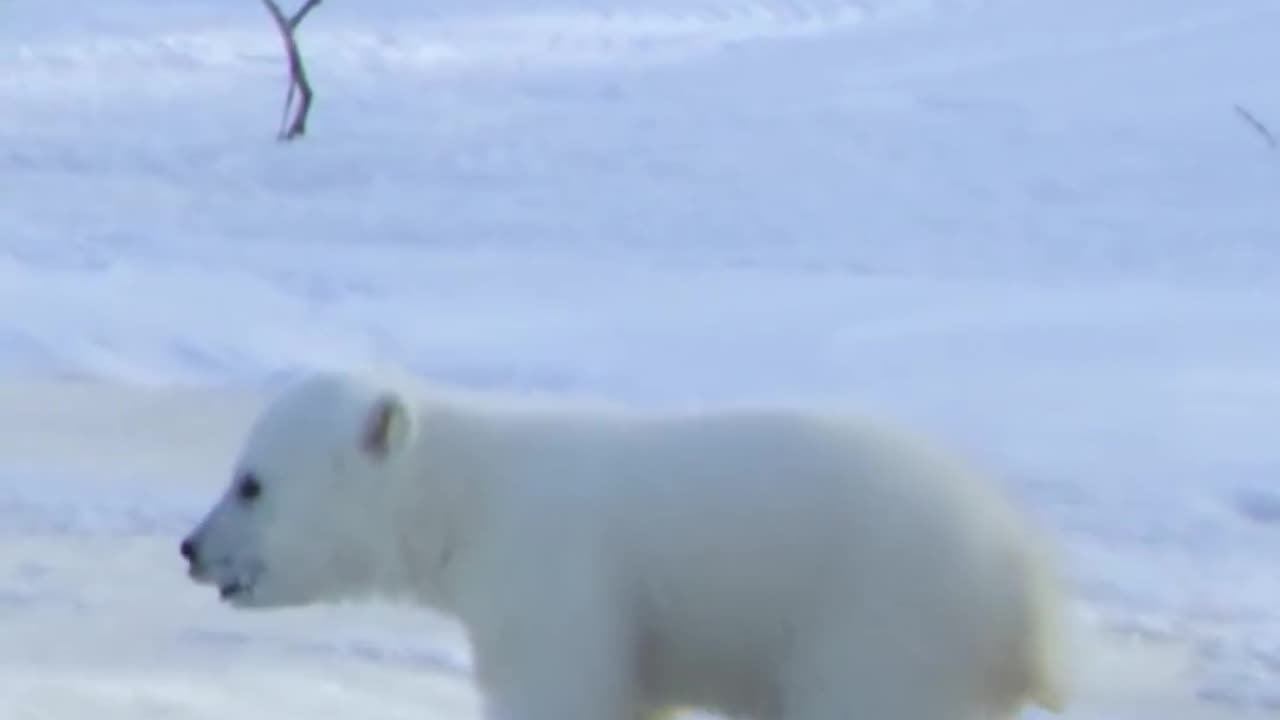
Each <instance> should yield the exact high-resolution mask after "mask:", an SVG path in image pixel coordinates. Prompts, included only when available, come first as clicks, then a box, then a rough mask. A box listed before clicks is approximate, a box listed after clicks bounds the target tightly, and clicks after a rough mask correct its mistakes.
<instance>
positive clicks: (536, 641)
mask: <svg viewBox="0 0 1280 720" xmlns="http://www.w3.org/2000/svg"><path fill="white" fill-rule="evenodd" d="M388 403H390V405H389V406H388V405H387V404H388ZM379 408H381V409H382V410H390V411H392V412H390V413H389V414H386V415H384V416H382V417H383V420H384V422H382V423H381V424H380V425H378V426H377V427H375V428H373V429H374V430H375V435H377V437H376V438H375V439H378V440H382V441H384V442H382V443H381V444H378V443H375V445H377V447H379V448H382V450H383V451H380V452H372V451H370V449H369V443H368V442H366V440H367V436H368V435H369V432H370V427H371V426H370V422H371V420H370V418H372V417H377V416H378V414H377V413H376V412H375V410H378V409H379ZM387 418H390V420H389V421H386V420H387ZM379 433H381V434H379ZM247 474H252V475H253V476H255V478H256V479H257V480H258V481H259V482H260V484H261V486H262V493H261V495H260V496H259V497H258V498H257V499H254V500H244V499H241V498H240V497H239V494H238V493H239V491H238V489H237V485H236V484H235V482H233V484H232V486H231V487H230V488H229V489H228V491H227V493H226V495H225V496H224V497H223V498H222V500H221V501H220V502H219V503H218V504H217V506H216V507H214V508H213V510H212V511H211V512H210V514H209V516H208V517H207V518H206V519H205V520H204V521H203V522H202V523H201V525H200V526H199V527H198V528H197V529H196V530H195V532H194V533H193V534H192V536H191V541H192V544H193V546H194V548H195V550H196V560H195V561H194V562H193V564H192V575H193V577H194V578H195V579H197V580H198V581H201V582H208V583H212V584H216V585H218V586H221V587H223V588H225V589H227V590H229V591H230V592H229V596H228V599H229V600H230V601H231V602H233V603H234V604H236V605H238V606H242V607H286V606H297V605H302V604H307V603H313V602H323V601H330V600H336V599H339V598H346V597H355V596H364V595H375V594H376V595H382V596H399V597H407V598H410V599H413V600H416V601H420V602H422V603H425V604H427V605H429V606H431V607H434V608H437V609H439V610H442V611H444V612H447V613H450V614H452V615H453V616H455V617H457V618H458V619H459V620H461V621H462V623H463V624H464V626H465V627H466V629H467V631H468V635H469V639H470V641H471V644H472V649H473V652H474V657H475V661H476V679H477V681H478V683H479V686H480V688H481V690H482V691H483V693H484V695H485V698H486V700H487V708H488V712H489V716H490V717H491V718H495V719H499V720H517V719H519V720H633V719H634V718H639V717H643V716H646V715H648V714H649V713H652V712H657V711H660V710H662V709H664V708H669V707H671V706H676V705H680V706H697V707H704V708H707V709H711V710H716V711H721V712H724V713H727V714H731V715H736V716H741V717H753V718H758V719H760V720H769V719H773V718H777V719H779V720H837V719H841V720H979V719H980V718H981V719H984V720H987V719H991V718H1006V717H1012V716H1013V715H1014V714H1015V713H1016V711H1017V710H1018V709H1019V707H1020V706H1022V705H1023V704H1024V703H1036V704H1039V705H1041V706H1044V707H1047V708H1049V709H1054V710H1057V709H1060V708H1061V706H1062V704H1063V693H1064V677H1063V674H1064V668H1063V664H1064V663H1063V654H1064V648H1063V647H1062V645H1061V643H1060V638H1059V633H1060V632H1061V629H1062V628H1061V623H1063V622H1064V616H1063V614H1062V613H1063V611H1062V608H1061V607H1060V600H1059V596H1058V590H1057V588H1056V585H1055V580H1054V577H1053V574H1052V572H1051V571H1050V569H1049V568H1050V566H1049V563H1048V560H1047V559H1046V557H1045V556H1044V554H1043V549H1042V548H1041V546H1040V544H1039V541H1038V540H1037V539H1036V538H1035V537H1034V536H1033V534H1032V532H1031V531H1030V530H1029V529H1028V528H1027V527H1026V526H1025V524H1024V522H1023V521H1022V520H1021V519H1020V518H1019V517H1018V515H1017V514H1016V513H1015V511H1014V510H1013V508H1012V507H1011V506H1010V505H1009V504H1008V503H1007V502H1005V501H1004V500H1003V499H1002V498H1000V497H999V495H998V494H997V493H996V492H995V490H994V488H993V487H992V486H991V485H990V484H989V483H988V482H987V480H986V479H985V478H983V477H981V476H979V475H977V474H975V473H974V472H972V471H969V470H967V469H964V468H962V467H961V466H960V465H959V464H958V463H956V462H954V461H953V460H951V459H949V458H947V457H944V456H943V455H941V454H940V453H938V452H936V451H934V450H932V449H930V448H928V447H926V446H925V445H924V444H923V443H921V442H919V441H917V440H914V439H911V438H908V437H906V436H905V435H904V434H902V433H899V432H896V431H892V430H889V429H886V428H883V427H880V426H876V425H873V424H870V423H865V422H861V421H855V420H850V419H842V418H828V417H818V416H813V415H807V414H801V413H797V412H791V411H784V410H768V409H761V410H746V409H740V410H733V411H722V412H718V413H706V414H685V415H679V416H671V417H632V416H628V415H625V414H623V413H611V412H603V411H590V410H575V411H568V410H556V409H554V408H533V409H524V410H514V409H511V408H503V407H486V406H484V405H483V404H481V403H478V402H475V401H473V399H469V398H451V397H448V396H445V395H438V394H435V393H433V392H428V391H417V390H413V391H406V390H394V389H392V388H390V387H387V386H383V385H381V384H378V383H376V382H374V381H371V380H366V379H362V378H357V377H353V376H345V375H340V374H324V375H318V376H315V377H313V378H311V379H309V380H307V381H305V382H303V383H300V384H299V385H297V386H295V387H293V388H292V389H290V390H288V391H287V392H285V393H284V394H283V395H282V396H280V397H279V398H278V399H277V400H276V401H275V402H274V403H273V404H272V405H271V406H270V407H269V408H268V409H267V410H266V411H265V412H264V414H263V415H262V416H261V417H260V418H259V419H258V421H257V422H256V424H255V425H254V427H253V428H252V429H251V431H250V433H249V436H248V440H247V443H246V445H245V447H244V450H243V453H242V455H241V457H240V458H239V461H238V464H237V469H236V476H237V481H236V482H240V481H242V480H241V479H242V477H243V476H245V475H247Z"/></svg>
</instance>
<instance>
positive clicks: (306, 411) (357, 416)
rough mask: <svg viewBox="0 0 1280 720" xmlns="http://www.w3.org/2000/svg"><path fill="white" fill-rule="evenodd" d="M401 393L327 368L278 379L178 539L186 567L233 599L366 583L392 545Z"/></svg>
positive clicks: (404, 418) (350, 591)
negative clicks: (283, 384) (227, 469)
mask: <svg viewBox="0 0 1280 720" xmlns="http://www.w3.org/2000/svg"><path fill="white" fill-rule="evenodd" d="M413 434H414V415H413V411H412V408H411V406H410V404H409V403H407V402H405V400H404V398H403V396H402V395H400V394H398V393H396V392H394V391H389V390H384V389H381V388H379V387H376V386H374V385H372V384H369V383H365V382H363V381H360V380H356V379H354V378H351V377H346V376H339V375H318V376H313V377H311V378H309V379H307V380H304V381H303V382H301V383H298V384H296V385H294V386H293V387H291V388H289V389H288V390H286V391H285V392H284V393H282V394H281V395H280V396H279V397H277V398H276V399H275V401H274V402H272V403H271V404H270V405H269V406H268V407H267V408H266V410H265V411H264V412H263V413H262V414H261V415H260V416H259V417H258V418H257V420H256V421H255V422H254V424H253V425H252V427H251V428H250V431H249V434H248V437H247V440H246V442H245V444H244V447H243V448H242V450H241V452H240V455H239V458H238V460H237V461H236V463H235V465H234V472H233V473H232V478H231V482H230V485H229V486H228V487H227V488H226V490H225V491H224V492H223V494H222V496H221V497H220V498H219V499H218V502H217V503H216V504H215V505H214V507H213V508H212V509H211V510H210V511H209V512H208V514H207V515H206V516H205V517H204V519H203V520H202V521H201V522H200V523H199V525H198V526H197V527H196V528H195V530H194V531H192V533H191V534H190V535H189V536H188V537H187V538H186V539H185V540H183V542H182V544H181V552H182V555H183V556H184V557H185V558H186V560H187V563H188V568H189V574H190V576H191V578H192V579H193V580H195V581H196V582H198V583H201V584H208V585H214V586H216V587H217V588H218V589H219V591H220V594H221V596H222V598H223V599H224V600H226V601H227V602H229V603H231V604H232V605H234V606H237V607H248V608H269V607H289V606H299V605H306V604H310V603H315V602H323V601H328V600H337V599H341V598H343V597H346V596H349V595H354V594H358V593H362V592H366V591H370V590H373V589H376V588H377V587H378V586H379V583H380V577H379V573H383V572H386V570H387V568H386V564H387V563H388V562H389V560H390V559H392V558H394V557H395V555H396V551H395V547H394V544H395V542H396V539H395V537H394V533H393V531H392V530H391V529H390V528H388V527H386V525H387V519H388V518H390V517H392V516H393V515H394V514H395V512H394V503H395V502H396V501H397V498H396V496H395V495H394V491H395V489H396V487H397V485H398V484H399V480H400V479H401V478H400V475H401V474H403V473H404V472H405V469H404V468H405V460H406V456H407V455H409V454H411V446H412V441H413V437H412V436H413Z"/></svg>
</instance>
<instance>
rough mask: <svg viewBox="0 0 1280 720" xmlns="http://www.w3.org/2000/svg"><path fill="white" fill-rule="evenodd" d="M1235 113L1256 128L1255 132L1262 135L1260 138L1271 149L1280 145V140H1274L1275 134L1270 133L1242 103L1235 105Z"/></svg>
mask: <svg viewBox="0 0 1280 720" xmlns="http://www.w3.org/2000/svg"><path fill="white" fill-rule="evenodd" d="M1236 114H1238V115H1239V116H1240V117H1241V119H1243V120H1244V121H1245V122H1246V123H1248V124H1249V127H1252V128H1253V129H1254V130H1256V131H1257V133H1258V134H1259V135H1261V136H1262V139H1263V140H1266V141H1267V145H1270V146H1271V149H1272V150H1274V149H1276V147H1277V146H1278V145H1280V141H1277V140H1276V136H1275V135H1273V134H1272V133H1271V130H1270V129H1269V128H1268V127H1267V126H1266V125H1264V124H1263V123H1262V121H1261V120H1259V119H1258V118H1256V117H1254V116H1253V113H1251V112H1249V111H1248V110H1246V109H1245V108H1244V106H1243V105H1236Z"/></svg>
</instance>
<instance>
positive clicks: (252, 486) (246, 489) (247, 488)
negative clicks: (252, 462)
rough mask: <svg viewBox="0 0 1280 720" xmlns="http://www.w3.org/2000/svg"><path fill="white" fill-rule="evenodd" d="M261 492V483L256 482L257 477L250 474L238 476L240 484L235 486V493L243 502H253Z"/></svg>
mask: <svg viewBox="0 0 1280 720" xmlns="http://www.w3.org/2000/svg"><path fill="white" fill-rule="evenodd" d="M261 494H262V483H260V482H258V478H256V477H254V476H253V475H252V474H250V475H245V476H244V477H242V478H240V484H239V485H238V486H237V487H236V495H237V496H239V498H240V499H241V500H243V501H244V502H253V501H254V500H257V499H258V496H259V495H261Z"/></svg>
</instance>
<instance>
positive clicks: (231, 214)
mask: <svg viewBox="0 0 1280 720" xmlns="http://www.w3.org/2000/svg"><path fill="white" fill-rule="evenodd" d="M81 5H83V7H81ZM1278 27H1280V5H1277V4H1276V3H1275V1H1274V0H1231V1H1230V2H1224V1H1222V0H1126V1H1125V2H1111V1H1110V0H863V1H862V2H853V1H850V0H796V1H791V0H479V1H476V0H439V1H433V2H416V1H415V2H411V1H410V0H378V2H372V1H360V0H333V1H332V2H328V3H325V4H324V5H323V6H321V8H320V9H318V10H317V11H316V12H315V13H314V14H313V15H312V17H311V18H309V19H308V20H307V22H306V24H305V25H304V26H303V28H302V33H301V41H302V43H303V49H304V52H305V53H306V55H307V57H308V61H309V66H310V69H311V74H312V79H313V82H314V83H315V85H316V88H317V93H318V94H317V105H316V110H315V113H314V116H313V120H312V124H311V134H310V136H309V137H308V138H306V139H305V140H304V141H302V142H300V143H296V144H292V145H288V146H284V145H279V144H276V143H275V142H274V140H273V136H274V132H275V128H276V123H277V121H278V118H279V111H280V103H281V101H282V97H283V91H284V75H283V72H284V70H283V69H284V64H283V60H282V57H281V52H280V44H279V39H278V37H277V36H276V34H275V32H274V29H273V27H272V26H271V23H270V20H269V18H268V17H267V15H266V14H265V12H264V11H263V9H262V7H261V6H260V4H259V3H257V2H253V1H251V0H240V1H239V2H234V3H233V2H230V1H229V0H113V2H110V3H72V4H70V5H68V4H67V3H50V2H47V0H5V1H4V2H0V717H4V718H23V719H26V718H41V719H44V718H49V719H51V720H66V719H67V718H80V717H95V718H215V717H217V718H224V717H228V716H230V717H239V718H245V719H246V720H253V719H255V718H259V717H261V718H267V717H271V718H278V717H306V718H316V719H317V720H318V719H320V718H326V717H369V718H423V717H439V718H446V717H456V718H470V717H474V714H475V710H476V706H475V698H474V697H473V695H472V693H471V691H470V689H469V687H468V685H467V683H466V672H467V656H466V651H465V647H464V646H463V644H462V643H461V641H460V639H459V636H458V634H457V631H456V628H455V627H454V626H453V625H452V624H451V623H449V622H448V621H447V619H443V618H437V617H434V616H430V615H428V614H426V613H422V612H419V611H415V610H411V609H404V608H388V607H381V606H356V607H339V608H317V609H315V610H308V611H298V612H287V613H269V614H264V615H258V614H244V613H236V612H233V611H231V610H229V609H227V608H225V607H222V606H220V605H218V604H217V602H216V600H215V599H214V598H213V597H211V596H210V594H209V593H208V592H207V590H204V589H201V588H196V587H194V586H192V585H191V584H190V583H189V582H188V581H187V580H186V578H185V576H184V575H183V568H182V566H181V563H180V562H179V558H178V556H177V552H176V544H177V541H178V539H179V538H180V536H181V534H182V533H183V532H184V531H185V530H186V529H187V528H188V526H189V524H190V523H191V522H192V521H193V520H194V519H195V518H196V516H197V515H198V514H199V513H201V512H202V511H203V510H204V508H205V507H206V505H207V503H209V502H210V501H211V500H212V498H213V497H214V495H215V494H216V493H217V492H219V491H220V489H221V486H222V483H223V482H224V481H225V478H224V476H223V473H224V472H225V470H226V468H227V465H228V463H229V461H230V455H231V452H232V451H233V449H234V447H235V444H236V441H237V440H238V437H239V434H240V433H241V432H243V426H244V423H245V422H246V420H247V418H248V417H249V416H250V415H251V413H252V412H253V410H254V409H255V407H256V406H257V404H258V403H259V402H260V401H261V399H262V398H263V397H264V393H265V392H267V391H269V390H270V389H271V388H272V387H273V386H274V385H275V384H276V383H277V382H278V381H279V380H280V379H281V378H283V377H285V376H288V375H289V374H291V373H294V372H296V371H297V370H298V369H300V368H304V367H307V366H314V365H342V366H368V365H378V364H393V365H401V366H406V367H408V368H409V369H411V370H414V371H416V372H419V373H422V374H424V375H428V376H431V377H433V378H436V379H440V380H446V381H451V382H457V383H461V384H465V385H469V386H473V387H498V388H502V389H506V390H516V391H526V390H527V391H538V392H551V393H563V394H574V395H593V396H604V397H608V398H612V399H615V400H621V401H624V402H629V403H635V404H643V405H647V406H685V405H696V404H703V403H712V402H721V401H734V400H740V399H760V398H777V399H786V400H790V401H797V402H814V403H823V404H841V403H844V404H850V405H852V406H853V407H856V408H858V409H860V410H864V409H866V410H871V411H874V412H883V413H887V414H891V415H894V416H897V417H899V418H904V419H908V420H911V421H913V422H916V423H918V424H920V425H922V426H924V427H927V428H929V429H931V430H934V431H935V432H937V433H938V434H939V436H940V437H943V438H945V439H947V440H948V441H949V442H951V443H953V444H955V445H956V446H958V447H960V448H961V449H963V450H965V451H966V452H969V453H971V454H973V455H974V456H976V457H977V458H979V459H980V460H982V461H984V462H986V463H987V464H989V465H990V466H991V467H992V468H993V469H994V470H996V471H997V472H998V473H999V474H1000V477H1001V478H1002V479H1003V480H1004V481H1005V482H1007V483H1008V486H1009V487H1010V488H1011V489H1012V491H1013V492H1015V493H1016V494H1017V495H1018V496H1019V498H1020V499H1022V500H1023V501H1024V502H1025V503H1026V504H1027V506H1028V507H1029V508H1030V509H1031V511H1032V512H1034V513H1036V514H1037V515H1038V516H1039V517H1040V518H1041V519H1042V520H1043V521H1044V523H1045V524H1046V526H1047V527H1048V528H1049V529H1050V530H1051V531H1052V532H1053V533H1054V534H1055V537H1056V538H1057V539H1058V540H1060V542H1061V543H1062V545H1063V548H1064V552H1065V555H1066V558H1067V561H1068V569H1069V572H1070V576H1071V579H1072V591H1073V594H1074V597H1075V598H1076V600H1077V601H1078V607H1079V609H1080V612H1081V614H1082V616H1084V617H1085V618H1086V619H1088V620H1090V621H1092V622H1093V623H1094V624H1096V626H1097V627H1098V628H1100V629H1103V630H1104V631H1105V633H1106V634H1105V638H1106V639H1105V641H1103V642H1102V645H1101V646H1100V647H1099V648H1097V653H1096V654H1094V655H1091V656H1090V659H1089V661H1088V662H1087V663H1086V666H1087V667H1086V672H1085V674H1086V676H1088V681H1087V682H1086V683H1085V684H1086V685H1087V686H1088V688H1087V689H1088V692H1086V693H1084V695H1083V699H1082V702H1081V704H1080V706H1079V708H1078V709H1076V710H1074V711H1073V712H1072V713H1071V714H1070V716H1071V717H1080V718H1095V719H1097V720H1102V719H1104V718H1106V719H1115V718H1126V719H1127V718H1133V719H1134V720H1145V719H1146V718H1157V717H1168V718H1174V719H1184V718H1186V719H1189V718H1201V717H1227V718H1243V717H1275V716H1276V715H1277V713H1280V574H1277V573H1276V572H1275V564H1276V561H1277V558H1280V435H1278V434H1277V428H1280V150H1275V149H1272V148H1270V147H1269V145H1268V142H1267V140H1266V139H1265V138H1264V137H1263V136H1262V135H1261V134H1259V133H1257V132H1255V131H1254V130H1253V129H1251V128H1250V126H1249V125H1248V124H1247V123H1246V122H1244V121H1243V119H1242V117H1241V116H1240V114H1239V112H1238V111H1237V110H1236V105H1237V104H1239V105H1242V106H1244V107H1245V108H1247V110H1248V111H1249V112H1250V113H1252V114H1253V115H1254V116H1256V117H1257V118H1258V119H1260V120H1262V121H1263V122H1268V123H1272V124H1274V126H1275V127H1276V128H1277V129H1280V85H1278V84H1277V83H1276V71H1275V69H1276V68H1277V67H1280V43H1277V42H1276V41H1275V38H1276V37H1277V28H1278Z"/></svg>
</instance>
